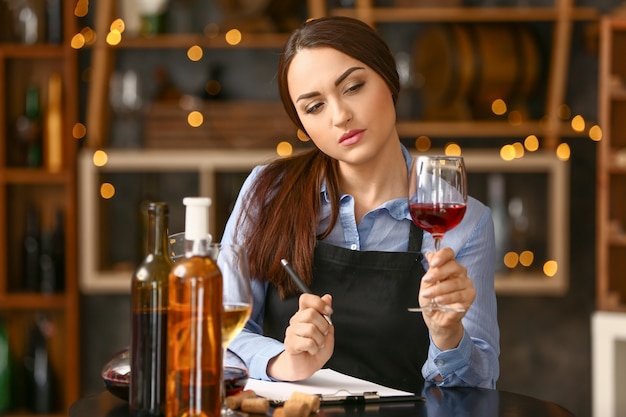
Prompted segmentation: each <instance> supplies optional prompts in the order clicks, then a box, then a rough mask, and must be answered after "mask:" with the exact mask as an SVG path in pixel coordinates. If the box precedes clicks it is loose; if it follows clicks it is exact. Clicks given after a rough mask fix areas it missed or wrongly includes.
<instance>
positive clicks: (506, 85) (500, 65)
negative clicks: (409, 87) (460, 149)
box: [413, 23, 541, 119]
mask: <svg viewBox="0 0 626 417" xmlns="http://www.w3.org/2000/svg"><path fill="white" fill-rule="evenodd" d="M413 60H414V62H413V71H414V73H413V76H414V79H419V80H422V83H423V84H422V87H421V91H422V92H423V96H424V101H425V106H426V115H425V117H426V118H431V119H482V118H489V117H491V116H492V115H491V103H492V102H493V100H495V99H498V98H500V99H503V100H504V101H505V102H506V103H507V105H509V109H512V108H516V109H517V108H519V109H522V110H523V107H524V106H525V102H526V99H527V98H528V97H529V96H530V95H531V94H532V93H533V92H534V90H535V88H536V87H537V84H538V82H539V80H540V76H541V57H540V51H539V46H538V42H537V40H536V39H535V37H534V35H533V33H532V31H531V30H530V29H529V28H528V27H526V26H523V25H514V24H507V25H503V24H487V23H481V24H471V23H466V24H456V23H455V24H438V25H432V26H430V27H429V28H427V29H426V30H425V31H423V32H422V33H421V34H420V35H419V36H418V37H417V39H416V41H415V44H414V51H413Z"/></svg>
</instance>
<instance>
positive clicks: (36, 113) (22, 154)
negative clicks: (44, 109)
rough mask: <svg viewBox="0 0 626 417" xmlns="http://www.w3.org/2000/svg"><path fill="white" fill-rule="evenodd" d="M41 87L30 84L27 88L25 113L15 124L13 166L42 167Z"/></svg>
mask: <svg viewBox="0 0 626 417" xmlns="http://www.w3.org/2000/svg"><path fill="white" fill-rule="evenodd" d="M39 96H40V93H39V86H38V85H36V84H30V85H28V87H27V88H26V99H25V102H24V113H23V114H22V115H20V116H19V117H18V118H17V121H16V122H15V134H16V139H17V141H16V143H14V144H13V147H14V148H15V150H16V152H15V153H14V155H15V156H14V158H13V159H14V161H12V162H13V165H16V166H27V167H40V166H41V146H42V128H41V124H42V121H41V107H40V97H39Z"/></svg>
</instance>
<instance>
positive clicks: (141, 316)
mask: <svg viewBox="0 0 626 417" xmlns="http://www.w3.org/2000/svg"><path fill="white" fill-rule="evenodd" d="M168 220H169V207H168V205H167V203H163V202H151V203H149V204H148V239H147V242H148V244H147V252H148V253H147V255H146V257H145V258H144V260H143V261H142V262H141V263H140V264H139V266H138V268H137V270H136V271H135V273H134V275H133V278H132V285H131V305H132V307H131V308H132V321H131V336H130V346H131V354H130V395H129V402H130V412H131V415H133V416H141V417H148V416H149V417H157V416H164V415H165V378H166V372H167V368H166V360H167V353H166V349H167V316H168V308H167V303H168V277H169V273H170V269H171V268H172V265H173V263H172V261H171V260H170V257H169V255H168V246H167V226H168Z"/></svg>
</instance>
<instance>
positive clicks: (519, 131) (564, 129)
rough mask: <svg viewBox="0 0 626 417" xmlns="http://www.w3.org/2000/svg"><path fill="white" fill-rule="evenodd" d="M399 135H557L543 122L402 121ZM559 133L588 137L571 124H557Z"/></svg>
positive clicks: (460, 136)
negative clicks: (516, 123)
mask: <svg viewBox="0 0 626 417" xmlns="http://www.w3.org/2000/svg"><path fill="white" fill-rule="evenodd" d="M397 128H398V133H399V134H400V137H403V138H406V137H417V136H421V135H425V136H434V137H458V138H508V137H517V138H521V137H526V136H528V135H537V136H538V137H541V136H545V135H547V134H553V133H555V132H553V131H551V130H550V129H551V127H550V126H546V125H545V123H543V122H524V123H522V124H520V125H512V124H510V123H508V122H487V121H485V122H483V121H465V122H457V121H445V122H444V121H442V122H432V121H402V120H400V121H398V123H397ZM557 129H558V130H557V132H556V134H558V135H559V136H561V137H588V134H587V132H585V131H583V132H577V131H574V130H573V129H572V128H571V126H570V125H569V124H568V123H561V124H559V125H557Z"/></svg>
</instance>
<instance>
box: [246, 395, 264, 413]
mask: <svg viewBox="0 0 626 417" xmlns="http://www.w3.org/2000/svg"><path fill="white" fill-rule="evenodd" d="M239 408H240V410H241V411H244V412H246V413H254V414H265V413H267V412H268V411H269V409H270V402H269V401H268V399H267V398H260V397H258V398H245V399H244V400H243V401H242V402H241V407H239Z"/></svg>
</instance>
